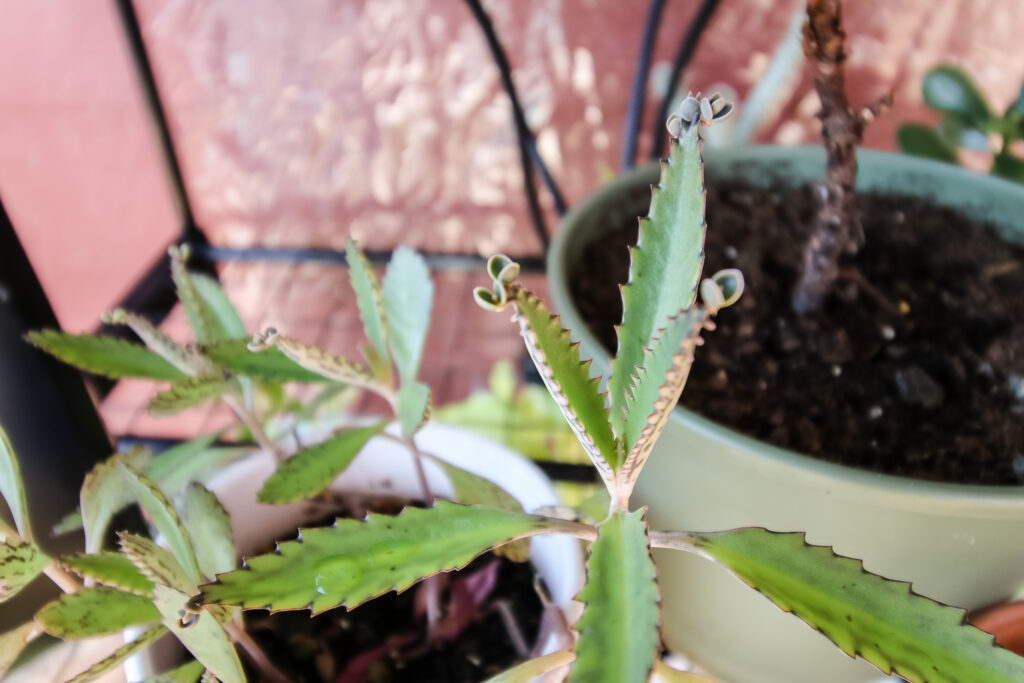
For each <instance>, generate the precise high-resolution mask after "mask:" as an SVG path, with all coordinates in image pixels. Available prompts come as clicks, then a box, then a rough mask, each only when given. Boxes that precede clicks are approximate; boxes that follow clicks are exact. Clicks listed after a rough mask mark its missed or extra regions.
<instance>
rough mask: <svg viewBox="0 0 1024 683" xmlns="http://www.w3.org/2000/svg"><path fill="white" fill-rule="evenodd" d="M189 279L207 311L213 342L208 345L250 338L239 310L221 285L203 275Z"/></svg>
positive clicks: (190, 274) (190, 275)
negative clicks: (225, 340) (220, 341)
mask: <svg viewBox="0 0 1024 683" xmlns="http://www.w3.org/2000/svg"><path fill="white" fill-rule="evenodd" d="M189 277H190V278H191V280H192V286H193V288H194V289H195V292H196V294H198V295H199V301H200V302H201V304H202V306H203V307H204V308H205V310H206V311H207V313H206V316H205V317H206V319H207V320H208V321H209V330H208V332H209V336H210V340H211V341H210V342H208V343H211V342H216V341H219V340H222V339H246V338H248V336H249V333H248V332H247V331H246V329H245V323H243V322H242V318H241V316H239V315H238V309H236V308H235V305H234V304H233V303H231V299H229V298H228V295H227V294H226V293H225V292H224V289H223V288H222V287H221V286H220V283H219V282H217V281H216V280H215V279H213V278H212V277H210V276H209V275H204V274H202V273H189ZM197 341H198V340H197Z"/></svg>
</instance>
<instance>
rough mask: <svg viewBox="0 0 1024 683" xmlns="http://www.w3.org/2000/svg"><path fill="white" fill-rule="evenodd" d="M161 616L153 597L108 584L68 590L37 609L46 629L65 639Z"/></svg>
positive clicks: (119, 628)
mask: <svg viewBox="0 0 1024 683" xmlns="http://www.w3.org/2000/svg"><path fill="white" fill-rule="evenodd" d="M159 618H160V613H159V612H158V611H157V610H156V608H155V607H153V600H152V598H150V597H146V596H141V595H135V594H134V593H125V592H124V591H119V590H117V589H116V588H109V587H107V586H96V587H93V588H82V589H81V590H79V591H77V592H75V593H65V594H64V595H62V596H60V597H59V598H57V599H56V600H54V601H53V602H50V603H48V604H46V605H45V606H43V608H42V609H41V610H39V611H38V612H37V613H36V621H38V622H39V623H40V624H42V626H43V628H44V629H46V632H47V633H49V634H50V635H52V636H56V637H58V638H64V639H66V640H82V639H83V638H92V637H94V636H105V635H109V634H111V633H118V632H119V631H123V630H124V629H126V628H128V627H129V626H137V625H139V624H148V623H150V622H151V621H156V620H158V619H159Z"/></svg>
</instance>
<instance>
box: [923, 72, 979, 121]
mask: <svg viewBox="0 0 1024 683" xmlns="http://www.w3.org/2000/svg"><path fill="white" fill-rule="evenodd" d="M921 92H922V94H923V95H924V101H925V102H927V103H928V106H929V107H931V108H932V109H937V110H939V111H941V112H943V113H946V114H956V115H957V116H961V117H963V118H964V119H966V120H967V121H971V122H978V123H982V122H985V121H987V120H989V119H990V118H992V110H991V109H989V106H988V104H987V103H986V102H985V97H984V95H982V94H981V91H979V90H978V86H976V85H975V84H974V81H972V80H971V77H970V76H968V75H967V74H966V73H965V72H964V71H963V70H962V69H960V68H959V67H955V66H952V65H950V64H944V65H941V66H937V67H935V68H934V69H932V70H931V71H929V72H928V73H927V74H925V77H924V80H923V81H921Z"/></svg>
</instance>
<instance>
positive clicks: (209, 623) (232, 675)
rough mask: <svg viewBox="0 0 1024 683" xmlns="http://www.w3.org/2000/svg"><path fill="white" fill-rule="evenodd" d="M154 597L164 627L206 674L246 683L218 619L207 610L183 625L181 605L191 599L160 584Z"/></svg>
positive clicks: (227, 681)
mask: <svg viewBox="0 0 1024 683" xmlns="http://www.w3.org/2000/svg"><path fill="white" fill-rule="evenodd" d="M153 594H154V596H155V597H154V604H155V605H156V607H157V609H158V610H159V611H160V614H161V615H163V622H164V626H166V627H167V630H169V631H170V632H171V633H173V634H174V635H175V637H176V638H177V639H178V640H179V641H181V644H182V645H184V646H185V648H186V649H187V650H188V651H189V652H191V653H192V656H193V657H195V658H196V659H197V660H198V661H199V662H200V663H202V664H203V666H205V667H206V669H207V671H209V672H210V673H212V674H213V675H214V676H216V677H217V679H219V680H220V681H221V683H245V672H244V671H243V670H242V663H241V662H240V661H239V659H238V653H237V652H235V647H234V645H233V644H232V643H231V639H230V638H229V637H228V634H227V633H226V632H225V631H224V627H223V626H221V624H220V621H218V619H217V618H215V615H213V614H210V613H208V610H204V611H203V613H202V614H200V615H198V618H196V619H195V620H193V621H192V622H191V623H189V624H188V625H183V623H182V621H181V615H180V612H181V610H182V605H184V604H185V603H186V602H187V601H188V595H187V594H185V593H183V592H182V591H179V590H176V589H174V588H171V587H170V586H164V585H161V584H159V583H158V584H157V585H156V588H154V589H153Z"/></svg>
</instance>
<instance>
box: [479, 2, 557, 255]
mask: <svg viewBox="0 0 1024 683" xmlns="http://www.w3.org/2000/svg"><path fill="white" fill-rule="evenodd" d="M466 4H467V5H468V6H469V9H470V12H472V14H473V18H474V19H476V22H477V24H478V25H479V26H480V30H481V31H482V32H483V34H484V38H485V39H486V41H487V47H488V48H489V49H490V51H491V57H492V58H493V59H494V63H495V64H496V65H497V67H498V73H499V74H500V75H501V83H502V85H503V86H504V88H505V92H506V93H507V94H508V97H509V100H511V102H512V116H513V118H514V119H515V127H516V136H517V137H518V139H519V159H520V162H521V163H522V166H523V189H524V190H525V192H526V201H527V204H528V205H529V208H530V218H531V219H532V221H533V228H534V232H535V233H536V234H537V239H539V240H540V243H541V246H542V247H543V248H544V251H545V252H546V251H547V249H548V244H549V242H550V233H549V232H548V229H547V224H546V223H545V221H544V214H543V212H542V211H541V208H540V200H539V199H538V197H537V186H536V184H535V183H534V179H533V169H534V168H536V169H537V171H538V172H539V173H540V176H541V178H542V179H543V180H544V184H545V185H546V186H547V188H548V191H549V192H550V193H551V196H552V198H553V200H554V203H555V210H556V211H557V212H558V215H559V216H562V215H564V214H565V212H566V208H567V207H566V204H565V199H564V198H563V197H562V193H561V191H560V190H559V189H558V186H557V185H556V184H555V181H554V178H553V177H552V176H551V173H550V172H549V171H548V169H547V166H546V165H545V164H544V161H543V160H542V159H541V158H540V154H539V153H538V152H537V149H536V143H535V142H534V139H533V133H532V132H531V131H530V128H529V126H527V125H526V115H525V114H524V113H523V106H522V104H521V103H520V102H519V95H518V94H517V93H516V86H515V83H513V82H512V67H511V65H510V64H509V61H508V55H506V54H505V50H504V48H502V46H501V42H500V41H499V40H498V35H497V33H495V31H494V24H492V23H491V19H490V17H489V16H487V12H486V11H484V8H483V6H482V5H481V4H480V0H466Z"/></svg>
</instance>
